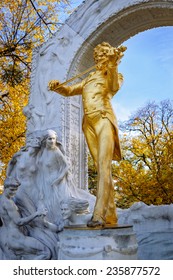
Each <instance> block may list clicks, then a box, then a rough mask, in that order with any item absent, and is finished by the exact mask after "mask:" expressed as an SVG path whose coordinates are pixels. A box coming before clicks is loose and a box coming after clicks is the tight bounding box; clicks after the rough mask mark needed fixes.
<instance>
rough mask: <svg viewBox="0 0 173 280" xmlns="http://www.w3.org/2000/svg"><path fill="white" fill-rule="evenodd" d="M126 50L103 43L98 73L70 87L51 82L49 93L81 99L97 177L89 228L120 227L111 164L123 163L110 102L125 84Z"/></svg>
mask: <svg viewBox="0 0 173 280" xmlns="http://www.w3.org/2000/svg"><path fill="white" fill-rule="evenodd" d="M125 50H126V47H123V46H120V47H119V48H114V47H112V46H111V45H110V44H109V43H106V42H103V43H101V44H99V45H97V46H96V47H95V48H94V60H95V64H96V65H95V66H94V67H95V68H96V70H95V71H94V72H91V73H90V74H89V75H88V76H87V77H86V78H85V79H83V80H82V81H81V82H79V83H77V84H74V85H70V86H67V85H66V83H67V82H68V81H67V82H65V83H62V84H60V82H59V81H57V80H52V81H50V82H49V89H50V90H52V91H55V92H57V93H59V94H61V95H63V96H73V95H82V100H83V109H84V117H83V132H84V134H85V138H86V141H87V144H88V147H89V150H90V153H91V155H92V157H93V160H94V163H95V166H96V169H97V174H98V185H97V195H96V203H95V208H94V212H93V216H92V219H91V221H89V222H88V224H87V225H88V226H89V227H104V226H105V224H111V225H115V224H116V223H117V216H116V207H115V203H114V185H113V181H112V174H111V173H112V172H111V164H112V160H120V159H121V150H120V143H119V137H118V126H117V121H116V117H115V114H114V112H113V109H112V106H111V102H110V100H111V98H112V97H113V96H114V95H115V94H116V92H117V91H118V90H119V89H120V87H121V84H122V82H123V76H122V75H121V74H120V73H118V64H119V62H120V60H121V58H122V57H123V52H124V51H125ZM94 67H92V68H94ZM90 69H91V68H90ZM86 72H87V71H85V73H86ZM77 77H78V76H77ZM71 80H72V79H70V80H69V81H71Z"/></svg>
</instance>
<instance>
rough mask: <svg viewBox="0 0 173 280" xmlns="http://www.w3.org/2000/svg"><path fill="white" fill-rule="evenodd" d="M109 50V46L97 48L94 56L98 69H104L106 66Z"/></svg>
mask: <svg viewBox="0 0 173 280" xmlns="http://www.w3.org/2000/svg"><path fill="white" fill-rule="evenodd" d="M109 51H110V47H109V46H104V47H103V46H102V47H100V48H99V49H98V50H97V52H96V53H95V56H94V60H95V63H96V67H97V69H99V70H102V69H103V68H104V67H105V66H106V64H107V58H108V53H109Z"/></svg>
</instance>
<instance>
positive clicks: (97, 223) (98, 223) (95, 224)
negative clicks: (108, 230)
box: [87, 220, 105, 228]
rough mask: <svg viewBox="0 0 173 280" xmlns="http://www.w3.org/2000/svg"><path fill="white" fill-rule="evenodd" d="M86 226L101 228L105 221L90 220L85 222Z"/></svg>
mask: <svg viewBox="0 0 173 280" xmlns="http://www.w3.org/2000/svg"><path fill="white" fill-rule="evenodd" d="M87 226H88V227H92V228H103V227H104V226H105V223H104V222H101V221H94V220H91V221H89V222H88V223H87Z"/></svg>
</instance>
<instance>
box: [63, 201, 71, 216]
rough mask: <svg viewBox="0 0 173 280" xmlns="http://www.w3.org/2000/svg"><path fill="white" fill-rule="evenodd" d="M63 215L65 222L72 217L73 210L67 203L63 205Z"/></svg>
mask: <svg viewBox="0 0 173 280" xmlns="http://www.w3.org/2000/svg"><path fill="white" fill-rule="evenodd" d="M61 214H62V216H63V219H64V220H66V219H68V218H70V216H71V210H70V209H69V207H68V205H67V204H66V203H63V204H62V205H61Z"/></svg>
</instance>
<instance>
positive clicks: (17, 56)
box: [0, 0, 68, 185]
mask: <svg viewBox="0 0 173 280" xmlns="http://www.w3.org/2000/svg"><path fill="white" fill-rule="evenodd" d="M67 2H68V1H65V0H62V1H58V0H49V1H42V0H34V1H33V0H3V1H0V175H1V178H0V185H1V184H3V180H4V178H5V170H6V166H7V164H8V162H9V160H10V159H11V157H12V156H13V154H14V153H15V152H17V151H18V150H19V149H20V148H21V146H23V145H24V143H25V131H26V119H25V116H24V115H23V113H22V110H23V107H24V106H25V105H26V104H27V103H28V95H29V85H30V72H31V60H32V50H33V48H35V47H36V46H38V45H40V44H42V43H43V42H44V41H45V40H47V39H48V38H49V37H50V36H52V34H53V32H54V31H55V30H57V29H58V27H59V26H60V23H59V18H58V14H59V13H60V12H61V11H62V9H64V8H65V7H66V6H67V5H68V3H67ZM62 12H63V11H62Z"/></svg>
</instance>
